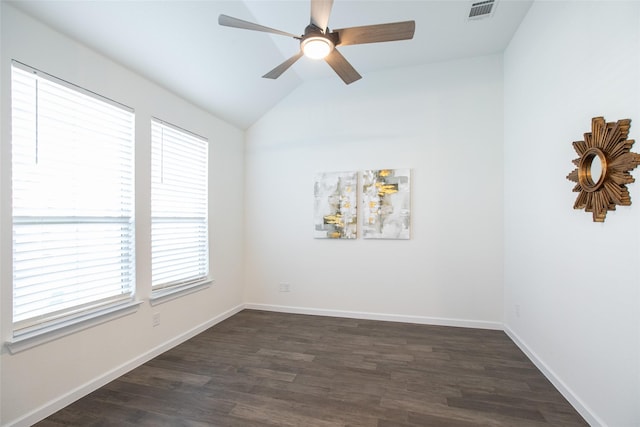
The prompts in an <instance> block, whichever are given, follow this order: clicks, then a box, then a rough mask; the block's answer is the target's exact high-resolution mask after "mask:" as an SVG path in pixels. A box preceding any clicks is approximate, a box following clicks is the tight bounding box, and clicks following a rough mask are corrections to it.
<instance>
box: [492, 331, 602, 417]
mask: <svg viewBox="0 0 640 427" xmlns="http://www.w3.org/2000/svg"><path fill="white" fill-rule="evenodd" d="M504 332H505V333H506V334H507V335H508V336H509V338H511V340H512V341H513V342H514V343H515V344H516V345H517V346H518V347H520V350H522V351H523V352H524V354H526V355H527V357H528V358H529V359H530V360H531V361H532V362H533V364H534V365H536V367H537V368H538V369H539V370H540V371H541V372H542V374H543V375H544V376H545V377H547V379H548V380H549V381H551V383H552V384H553V385H554V387H555V388H556V389H558V391H559V392H560V394H562V395H563V396H564V398H565V399H567V400H568V401H569V403H571V405H572V406H573V407H574V408H575V410H576V411H578V413H580V415H582V417H583V418H584V419H585V421H586V422H588V423H589V425H590V426H591V427H606V424H605V423H604V421H602V420H601V419H600V418H599V417H598V416H597V415H596V414H594V413H593V411H591V409H590V408H589V407H588V406H587V405H585V404H584V402H583V401H582V400H581V399H580V398H579V397H578V396H576V395H575V393H574V392H573V391H572V390H571V388H570V387H568V386H567V385H566V384H565V383H564V381H562V380H561V379H560V378H559V377H558V376H557V375H556V374H555V372H554V371H553V370H552V369H551V368H549V366H547V364H546V363H544V362H543V361H542V359H540V357H538V355H537V354H536V353H535V352H534V351H533V350H531V349H530V348H529V346H527V344H526V343H525V342H524V341H523V340H522V339H520V337H519V336H518V334H516V333H515V332H513V330H511V329H510V328H509V327H508V326H507V325H504Z"/></svg>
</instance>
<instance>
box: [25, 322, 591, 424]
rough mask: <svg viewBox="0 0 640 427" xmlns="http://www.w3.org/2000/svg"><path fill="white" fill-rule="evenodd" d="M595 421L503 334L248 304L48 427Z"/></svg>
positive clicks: (53, 417)
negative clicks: (585, 416) (586, 418)
mask: <svg viewBox="0 0 640 427" xmlns="http://www.w3.org/2000/svg"><path fill="white" fill-rule="evenodd" d="M61 425H75V426H111V425H112V426H154V427H155V426H304V427H310V426H379V427H402V426H437V427H471V426H518V427H528V426H531V427H534V426H537V427H541V426H562V427H570V426H585V425H588V424H587V423H586V422H585V421H584V420H583V419H582V418H581V417H580V416H579V415H578V413H577V412H576V411H575V410H574V409H573V408H572V407H571V405H570V404H569V403H568V402H567V401H566V400H565V399H564V398H563V397H562V396H561V395H560V393H559V392H558V391H557V390H556V389H555V388H554V387H553V386H552V385H551V383H550V382H549V381H548V380H546V379H545V377H544V376H543V375H542V374H541V373H540V372H539V371H538V370H537V369H536V367H535V366H534V365H533V364H532V363H531V362H530V361H529V360H528V359H527V357H526V356H525V355H524V354H523V353H522V352H521V351H520V350H519V349H518V348H517V346H516V345H515V344H514V343H513V342H512V341H511V340H510V339H509V338H508V337H507V336H506V335H505V333H504V332H501V331H488V330H480V329H465V328H451V327H441V326H425V325H415V324H406V323H391V322H378V321H369V320H354V319H342V318H332V317H318V316H305V315H295V314H282V313H272V312H263V311H253V310H245V311H242V312H240V313H238V314H236V315H235V316H233V317H231V318H229V319H227V320H226V321H224V322H222V323H220V324H218V325H216V326H214V327H212V328H210V329H208V330H207V331H205V332H203V333H202V334H200V335H198V336H196V337H194V338H192V339H191V340H189V341H187V342H185V343H183V344H181V345H179V346H177V347H175V348H173V349H172V350H170V351H167V352H166V353H164V354H162V355H160V356H159V357H156V358H155V359H153V360H151V361H149V362H148V363H146V364H144V365H142V366H140V367H139V368H137V369H134V370H133V371H131V372H129V373H128V374H126V375H124V376H122V377H120V378H119V379H117V380H115V381H113V382H111V383H109V384H107V385H106V386H104V387H102V388H100V389H99V390H97V391H95V392H93V393H91V394H90V395H88V396H86V397H84V398H82V399H80V400H78V401H77V402H75V403H73V404H72V405H70V406H68V407H67V408H65V409H63V410H61V411H59V412H57V413H56V414H53V415H51V416H50V417H49V418H47V419H45V420H43V421H42V422H40V423H38V424H37V426H39V427H49V426H61Z"/></svg>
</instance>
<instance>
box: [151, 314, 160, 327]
mask: <svg viewBox="0 0 640 427" xmlns="http://www.w3.org/2000/svg"><path fill="white" fill-rule="evenodd" d="M152 323H153V327H154V328H155V327H156V326H160V313H154V314H153V320H152Z"/></svg>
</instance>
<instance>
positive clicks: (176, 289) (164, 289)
mask: <svg viewBox="0 0 640 427" xmlns="http://www.w3.org/2000/svg"><path fill="white" fill-rule="evenodd" d="M155 126H158V127H160V130H163V129H168V130H169V131H170V132H175V133H176V134H179V135H182V136H184V137H185V138H186V139H190V140H192V141H196V142H197V143H200V144H202V145H203V146H204V147H205V149H204V152H205V155H204V168H203V169H204V171H203V175H204V179H203V185H204V187H205V190H204V192H205V194H204V201H203V202H202V206H201V208H204V211H205V213H204V217H200V218H199V221H201V222H202V225H203V226H204V227H205V232H204V238H203V241H204V254H203V255H201V259H203V260H204V262H205V265H206V272H205V273H204V274H202V275H199V276H197V277H188V278H184V279H180V280H173V281H168V282H165V283H161V284H154V283H153V282H154V224H156V223H157V222H163V223H172V220H175V219H176V218H183V219H184V218H185V217H169V216H164V217H159V216H157V215H154V202H155V197H154V188H155V186H154V185H155V184H157V182H156V181H157V176H156V173H158V171H156V167H158V165H156V163H155V160H154V156H155V153H156V150H158V147H157V146H156V144H158V143H160V145H161V147H160V148H159V149H160V151H161V152H160V154H159V155H160V156H163V155H164V154H163V152H162V150H163V149H164V147H163V146H162V145H163V141H162V140H161V141H157V140H156V139H155V135H156V133H155V132H154V127H155ZM150 129H151V158H152V159H151V182H152V183H151V197H150V200H151V203H150V204H151V209H150V212H151V215H150V219H151V230H152V231H151V297H150V302H151V305H156V304H159V303H163V302H165V301H170V300H172V299H174V298H178V297H181V296H183V295H185V294H189V293H192V292H197V291H199V290H202V289H205V288H207V287H209V286H210V285H211V284H213V283H214V282H215V281H214V280H213V279H212V277H211V260H210V251H211V248H210V224H209V200H210V193H209V163H210V162H209V157H210V141H209V139H208V138H206V137H203V136H201V135H198V134H197V133H194V132H192V131H189V130H187V129H184V128H182V127H180V126H177V125H175V124H172V123H170V122H167V121H165V120H162V119H160V118H157V117H151V120H150ZM162 137H163V134H162V133H161V138H162ZM182 142H184V141H182ZM191 154H193V153H191ZM160 162H162V158H161V159H160ZM160 168H162V165H160ZM159 173H160V174H162V170H160V171H159ZM159 219H160V221H158V220H159ZM191 219H192V220H193V222H194V223H195V222H196V221H197V217H196V216H195V215H194V216H192V217H191ZM173 222H175V223H185V222H183V221H173Z"/></svg>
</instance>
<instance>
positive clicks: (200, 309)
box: [0, 2, 244, 425]
mask: <svg viewBox="0 0 640 427" xmlns="http://www.w3.org/2000/svg"><path fill="white" fill-rule="evenodd" d="M0 8H1V9H0V10H1V17H2V21H1V31H2V34H1V40H2V52H1V58H0V61H1V62H0V68H1V69H2V75H1V82H0V85H1V86H0V87H1V88H2V91H1V92H2V96H1V98H0V101H1V105H2V114H1V119H2V120H1V123H2V134H1V136H2V145H1V147H0V148H1V150H0V161H1V167H0V171H1V175H0V189H2V193H1V194H2V197H1V198H0V226H1V227H2V228H1V229H2V238H1V239H0V260H1V263H2V264H1V266H0V271H1V273H2V276H1V277H0V279H1V282H0V283H1V284H2V286H1V288H0V294H1V295H0V301H2V302H1V304H2V307H1V308H0V315H1V316H0V322H1V337H0V341H2V342H4V341H5V340H6V339H8V338H9V337H10V335H11V318H10V311H11V283H12V281H11V273H10V271H11V269H10V268H11V211H10V194H9V190H10V172H9V167H10V151H9V150H10V147H9V145H10V134H9V130H8V129H9V123H10V111H9V109H10V102H9V101H10V84H9V78H10V73H9V72H8V70H10V60H11V59H16V60H19V61H21V62H24V63H26V64H28V65H31V66H33V67H35V68H39V69H41V70H43V71H46V72H48V73H50V74H53V75H55V76H57V77H60V78H62V79H65V80H68V81H70V82H73V83H76V84H78V85H80V86H83V87H85V88H87V89H90V90H92V91H94V92H97V93H99V94H101V95H104V96H107V97H110V98H112V99H115V100H117V101H119V102H121V103H124V104H126V105H128V106H130V107H133V108H134V109H135V112H136V196H137V199H136V209H137V212H136V215H137V217H136V219H137V223H136V227H137V234H136V237H137V242H136V246H137V247H136V250H137V253H136V256H137V284H138V294H139V296H140V298H142V299H145V302H144V303H143V304H142V306H141V307H140V309H139V310H138V311H137V312H136V313H135V314H132V315H129V316H126V317H123V318H120V319H118V320H115V321H111V322H109V323H106V324H102V325H100V326H96V327H93V328H91V329H87V330H84V331H82V332H78V333H76V334H73V335H70V336H67V337H64V338H61V339H59V340H56V341H53V342H50V343H47V344H44V345H41V346H38V347H35V348H32V349H30V350H26V351H23V352H21V353H18V354H14V355H10V354H8V353H7V351H6V348H5V347H4V346H3V347H2V352H1V356H0V357H1V359H0V366H1V373H2V377H1V379H0V382H1V383H0V394H1V395H2V403H1V408H0V414H1V415H0V424H1V425H12V424H14V423H15V424H16V425H28V424H30V423H31V422H34V421H36V420H38V419H39V418H40V417H42V416H45V415H48V414H49V413H50V412H52V411H54V410H56V409H59V408H60V407H62V406H64V404H66V403H69V402H70V401H71V400H72V399H74V398H78V397H80V396H81V395H82V394H84V393H86V392H89V391H91V390H92V389H93V388H94V387H96V386H98V385H101V383H102V382H104V381H106V380H107V379H109V378H113V377H114V376H116V375H118V374H122V373H123V372H124V371H126V370H127V369H129V368H132V367H134V366H135V365H136V364H137V363H141V362H143V361H145V360H146V359H148V358H150V357H151V356H153V355H155V354H157V353H159V352H160V351H162V350H164V349H166V348H167V347H168V346H170V345H172V344H175V343H177V342H178V341H180V340H182V339H185V338H187V337H188V336H190V335H191V334H193V333H195V332H197V331H199V330H201V329H203V328H205V327H206V326H209V325H211V324H213V323H215V322H216V321H218V320H219V319H220V318H222V317H224V316H226V315H228V314H229V313H230V312H233V311H234V310H235V309H237V308H238V307H239V306H240V304H241V303H242V281H243V272H242V263H243V258H242V257H243V247H242V241H243V239H242V235H243V222H242V220H243V217H242V210H243V207H242V204H243V200H242V189H243V185H244V184H243V172H242V170H243V162H244V160H243V156H244V154H243V152H244V148H243V138H244V134H243V132H242V131H241V130H239V129H236V128H234V127H232V126H230V125H228V124H226V123H224V122H222V121H221V120H219V119H217V118H216V117H213V116H211V115H210V114H207V113H205V112H203V111H202V110H199V109H197V108H195V107H194V106H192V105H190V104H188V103H187V102H185V101H183V100H182V99H180V98H178V97H176V96H175V95H173V94H171V93H169V92H167V91H165V90H163V89H162V88H160V87H158V86H156V85H154V84H153V83H151V82H149V81H147V80H144V79H143V78H141V77H139V76H137V75H135V74H133V73H132V72H130V71H128V70H126V69H124V68H123V67H121V66H119V65H117V64H115V63H113V62H111V61H109V60H107V59H105V58H104V57H101V56H99V55H97V54H95V53H93V52H92V51H90V50H88V49H87V48H85V47H83V46H82V45H80V44H78V43H77V42H74V41H71V40H70V39H67V38H65V37H64V36H62V35H60V34H58V33H56V32H54V31H52V30H51V29H49V28H47V27H45V26H43V25H41V24H39V23H37V22H35V21H33V20H31V19H30V18H28V17H26V16H25V15H23V14H22V13H20V12H18V11H17V10H16V9H14V8H13V7H11V6H10V5H8V4H7V3H6V2H1V3H0ZM176 72H178V68H176ZM152 115H153V116H156V117H159V118H161V119H164V120H167V121H169V122H171V123H174V124H176V125H179V126H181V127H184V128H186V129H189V130H191V131H193V132H196V133H198V134H200V135H203V136H206V137H207V138H208V139H209V141H210V143H211V150H210V153H211V158H210V165H211V173H210V192H211V194H212V195H213V197H211V204H210V216H211V221H210V232H211V237H212V239H211V270H212V274H213V277H214V279H215V280H216V283H215V284H214V285H213V286H211V287H210V288H208V289H206V290H203V291H200V292H197V293H195V294H191V295H187V296H184V297H181V298H179V299H176V300H173V301H170V302H165V303H163V304H161V305H157V306H155V307H151V306H150V305H149V303H148V301H146V298H147V297H148V296H149V293H150V274H151V273H150V241H149V235H150V221H149V213H150V207H149V206H150V199H149V189H150V178H149V173H150V153H149V149H150V125H149V120H150V118H151V116H152ZM154 313H160V325H159V326H158V327H155V328H153V327H152V315H153V314H154Z"/></svg>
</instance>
